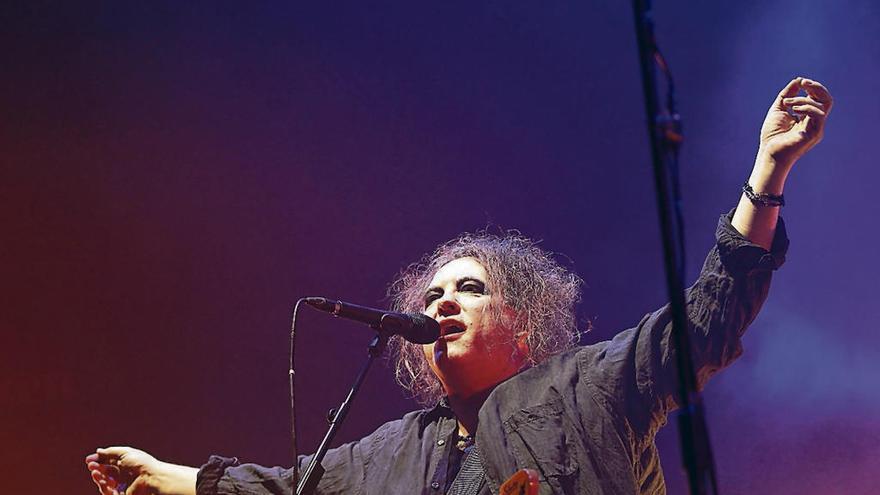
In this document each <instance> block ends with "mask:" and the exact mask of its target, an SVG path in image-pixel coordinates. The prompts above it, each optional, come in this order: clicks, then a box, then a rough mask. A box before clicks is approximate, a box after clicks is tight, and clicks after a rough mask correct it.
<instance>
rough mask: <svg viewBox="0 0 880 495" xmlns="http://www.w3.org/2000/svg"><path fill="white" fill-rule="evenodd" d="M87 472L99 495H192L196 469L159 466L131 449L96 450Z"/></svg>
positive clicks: (149, 457) (139, 451)
mask: <svg viewBox="0 0 880 495" xmlns="http://www.w3.org/2000/svg"><path fill="white" fill-rule="evenodd" d="M85 461H86V468H87V469H88V470H89V472H90V473H91V475H92V480H94V482H95V484H96V485H98V492H99V493H100V494H101V495H195V493H196V475H197V474H198V469H196V468H193V467H189V466H179V465H176V464H170V463H167V462H162V461H160V460H158V459H156V458H155V457H153V456H151V455H150V454H148V453H146V452H144V451H142V450H138V449H133V448H131V447H108V448H106V449H97V450H96V451H95V453H94V454H90V455H88V456H86V459H85Z"/></svg>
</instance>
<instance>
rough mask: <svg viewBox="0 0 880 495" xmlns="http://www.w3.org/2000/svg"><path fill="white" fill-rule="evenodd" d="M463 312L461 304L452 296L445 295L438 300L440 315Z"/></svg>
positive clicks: (438, 313)
mask: <svg viewBox="0 0 880 495" xmlns="http://www.w3.org/2000/svg"><path fill="white" fill-rule="evenodd" d="M460 312H461V306H459V305H458V303H457V302H456V301H455V299H453V298H452V297H450V296H443V299H441V300H439V301H437V315H438V316H452V315H457V314H458V313H460Z"/></svg>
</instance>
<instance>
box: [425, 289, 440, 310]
mask: <svg viewBox="0 0 880 495" xmlns="http://www.w3.org/2000/svg"><path fill="white" fill-rule="evenodd" d="M441 295H442V293H441V292H439V291H431V292H428V293H427V294H425V307H426V308H427V307H428V306H430V305H431V303H433V302H434V301H436V300H437V299H440V296H441Z"/></svg>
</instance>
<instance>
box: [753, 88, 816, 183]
mask: <svg viewBox="0 0 880 495" xmlns="http://www.w3.org/2000/svg"><path fill="white" fill-rule="evenodd" d="M801 91H803V93H804V94H803V95H801V96H799V94H800V93H801ZM832 103H833V100H832V98H831V94H830V93H829V92H828V90H827V89H826V88H825V86H823V85H822V84H821V83H819V82H817V81H813V80H812V79H806V78H803V77H796V78H794V79H793V80H792V81H791V82H789V83H788V85H787V86H785V88H783V89H782V91H780V92H779V95H778V96H777V97H776V100H774V101H773V105H772V106H771V107H770V110H769V111H768V112H767V117H766V118H765V119H764V124H763V125H762V126H761V145H760V149H759V154H761V153H764V154H765V156H767V157H768V158H771V159H772V160H773V161H774V162H775V163H776V164H777V165H778V166H781V167H783V169H784V171H785V172H788V169H789V168H790V167H791V166H792V165H794V162H795V161H797V159H798V158H800V157H801V156H802V155H803V154H804V153H806V152H807V151H809V150H810V148H812V147H813V146H815V145H816V144H817V143H818V142H819V141H821V140H822V135H823V133H824V129H825V118H826V117H827V116H828V113H829V112H831V105H832Z"/></svg>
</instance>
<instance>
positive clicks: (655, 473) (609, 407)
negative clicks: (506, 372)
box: [198, 214, 788, 495]
mask: <svg viewBox="0 0 880 495" xmlns="http://www.w3.org/2000/svg"><path fill="white" fill-rule="evenodd" d="M731 215H732V214H728V215H725V216H722V217H721V220H720V221H719V224H718V230H717V233H716V238H717V241H718V242H717V245H716V246H715V247H714V248H713V249H712V251H710V252H709V255H708V257H707V258H706V262H705V263H704V265H703V270H702V272H701V273H700V276H699V279H698V280H697V282H696V283H695V284H694V285H693V286H692V287H690V288H689V289H688V291H687V305H688V317H689V323H690V331H691V333H690V339H691V345H692V347H693V357H694V364H695V367H696V369H697V374H698V381H699V384H700V387H702V386H703V385H704V384H705V382H706V380H707V379H708V378H709V377H710V376H711V375H712V374H713V373H714V372H716V371H718V370H719V369H721V368H723V367H725V366H727V365H728V364H729V363H730V362H732V361H733V360H734V359H736V358H737V357H738V356H739V355H740V354H741V352H742V349H741V346H740V336H741V335H742V333H743V332H744V331H745V329H746V327H747V326H748V325H749V323H751V321H752V320H753V319H754V318H755V316H756V315H757V313H758V310H759V309H760V307H761V305H762V303H763V302H764V299H765V298H766V296H767V291H768V288H769V285H770V276H771V272H772V270H775V269H776V268H778V267H779V266H780V265H781V264H782V262H783V261H784V255H785V252H786V250H787V247H788V239H787V237H786V235H785V228H784V225H783V223H782V221H781V220H780V222H779V226H778V228H777V232H776V238H775V239H774V241H773V247H772V249H771V252H769V253H768V252H767V251H766V250H764V249H762V248H761V247H759V246H756V245H754V244H752V243H750V242H749V241H748V240H746V239H745V238H743V237H742V236H741V235H740V234H739V233H738V232H737V231H736V230H735V229H734V228H733V227H732V226H731V225H730V218H731ZM670 318H671V316H670V312H669V308H668V306H664V307H663V308H661V309H660V310H658V311H656V312H654V313H652V314H648V315H646V316H645V317H644V318H642V320H641V321H640V322H639V324H638V325H637V326H636V327H634V328H631V329H628V330H625V331H623V332H620V333H619V334H618V335H617V336H615V337H614V338H613V339H612V340H610V341H605V342H600V343H598V344H594V345H589V346H586V347H580V348H577V349H573V350H571V351H568V352H565V353H563V354H561V355H558V356H555V357H553V358H551V359H549V360H548V361H547V362H545V363H543V364H541V365H540V366H536V367H534V368H531V369H528V370H526V371H523V372H522V373H519V374H518V375H516V376H514V377H512V378H510V379H509V380H507V381H505V382H503V383H501V384H500V385H498V386H497V387H496V388H495V390H494V391H493V392H492V394H491V395H490V396H489V398H488V399H487V400H486V402H485V404H484V405H483V407H482V409H481V410H480V421H479V427H478V430H477V435H476V449H477V451H478V453H479V458H480V460H481V461H482V465H483V470H484V472H485V476H486V480H487V483H486V485H485V486H484V487H483V493H488V492H489V491H491V492H492V493H498V487H499V485H500V484H501V483H503V481H504V480H505V479H506V478H507V477H508V476H510V475H511V474H513V473H514V472H515V471H516V470H518V469H520V468H524V467H528V468H533V469H536V470H538V472H539V473H540V474H541V493H542V494H543V493H565V494H596V495H599V494H636V493H639V494H662V493H665V491H666V490H665V486H664V483H663V473H662V471H661V468H660V462H659V459H658V457H657V448H656V447H655V445H654V435H655V433H656V432H657V429H658V428H660V427H661V426H663V425H664V424H665V423H666V416H667V413H669V411H670V410H672V409H674V408H675V407H676V403H675V399H674V397H673V396H674V395H675V390H676V386H677V385H676V383H677V382H676V366H675V355H674V353H675V351H674V349H673V346H672V343H671V340H670V328H671V324H670ZM455 430H456V421H455V417H454V416H453V414H452V411H451V410H450V409H449V408H448V407H447V406H446V404H445V402H441V403H440V404H438V405H437V406H436V407H434V408H432V409H427V410H421V411H415V412H412V413H409V414H407V415H405V416H404V417H403V418H402V419H398V420H396V421H391V422H389V423H386V424H384V425H383V426H381V427H380V428H379V429H378V430H376V431H375V432H373V433H372V434H370V435H369V436H367V437H365V438H363V439H361V440H359V441H357V442H352V443H348V444H345V445H343V446H341V447H339V448H336V449H333V450H331V451H330V452H329V453H328V454H327V456H326V457H325V458H324V462H323V465H324V467H325V468H326V473H325V474H324V477H323V478H322V480H321V483H320V485H319V486H318V491H319V492H320V493H326V494H330V493H350V494H355V493H363V494H376V495H379V494H383V495H384V494H388V495H391V494H419V493H420V494H425V495H428V494H435V493H442V491H443V489H445V487H446V486H447V479H446V477H447V470H448V466H447V460H448V459H449V452H450V449H451V448H453V446H452V444H453V443H454V442H453V434H454V433H455ZM299 463H300V469H304V467H305V466H306V465H307V464H308V458H307V457H301V458H300V462H299ZM290 474H291V473H290V470H285V469H282V468H277V467H276V468H265V467H262V466H257V465H254V464H243V465H238V462H237V460H235V459H227V458H222V457H217V456H213V457H211V459H210V460H209V462H208V463H207V464H206V465H205V466H203V467H202V469H201V470H200V472H199V479H198V493H199V495H208V494H214V493H220V494H227V493H229V494H233V493H234V494H266V493H277V494H289V493H290V487H289V485H290Z"/></svg>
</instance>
